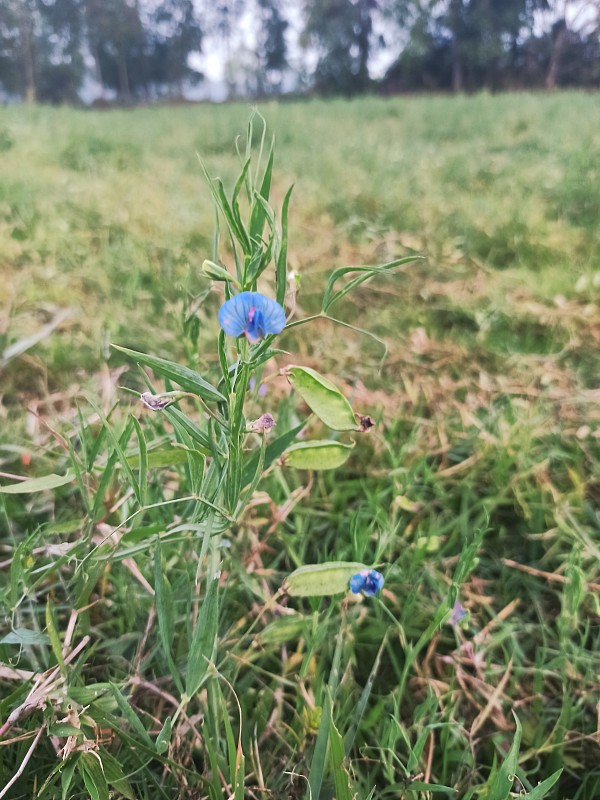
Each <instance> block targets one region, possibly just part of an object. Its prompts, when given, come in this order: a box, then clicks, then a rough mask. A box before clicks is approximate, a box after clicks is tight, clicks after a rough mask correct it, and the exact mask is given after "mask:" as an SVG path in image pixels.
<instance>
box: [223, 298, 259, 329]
mask: <svg viewBox="0 0 600 800" xmlns="http://www.w3.org/2000/svg"><path fill="white" fill-rule="evenodd" d="M251 308H252V292H242V293H241V294H236V295H235V297H232V298H231V300H227V301H226V302H225V303H223V305H222V306H221V308H220V309H219V325H220V326H221V327H222V328H223V330H224V331H225V333H226V334H227V336H233V337H234V339H236V338H237V337H238V336H241V335H242V333H244V331H245V330H246V328H247V327H248V314H249V313H250V309H251Z"/></svg>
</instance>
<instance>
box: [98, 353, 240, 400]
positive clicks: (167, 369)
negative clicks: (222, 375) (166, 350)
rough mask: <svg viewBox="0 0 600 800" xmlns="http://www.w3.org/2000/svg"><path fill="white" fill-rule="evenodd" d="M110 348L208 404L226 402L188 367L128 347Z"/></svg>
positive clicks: (212, 387)
mask: <svg viewBox="0 0 600 800" xmlns="http://www.w3.org/2000/svg"><path fill="white" fill-rule="evenodd" d="M111 346H112V347H114V349H115V350H118V351H119V352H120V353H125V355H127V356H131V358H134V359H135V360H136V361H137V362H138V363H139V364H143V365H144V366H145V367H150V369H152V370H153V371H154V372H155V373H156V374H157V375H160V376H162V377H163V378H167V379H168V380H170V381H173V382H174V383H176V384H178V385H179V386H181V388H182V389H185V391H186V392H192V393H193V394H197V395H198V396H199V397H201V398H202V399H203V400H207V401H209V402H215V401H221V402H225V400H226V398H225V397H224V396H223V395H222V394H221V392H219V391H218V390H217V389H215V387H214V386H211V385H210V383H208V382H207V381H205V380H204V378H203V377H202V376H201V375H199V374H198V373H197V372H195V371H194V370H193V369H190V368H189V367H184V366H182V365H181V364H176V363H175V362H174V361H167V360H166V359H164V358H158V357H156V356H149V355H146V354H145V353H139V352H138V351H137V350H130V349H129V348H128V347H120V346H119V345H116V344H113V345H111Z"/></svg>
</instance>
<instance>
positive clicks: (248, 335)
mask: <svg viewBox="0 0 600 800" xmlns="http://www.w3.org/2000/svg"><path fill="white" fill-rule="evenodd" d="M254 133H255V130H254V129H253V122H252V120H251V122H250V125H249V128H248V135H247V146H246V149H245V152H244V153H243V154H242V153H240V157H241V171H240V174H239V176H238V178H237V180H236V182H235V186H234V188H233V192H232V194H231V195H230V196H228V195H227V193H226V191H225V187H224V185H223V183H222V181H221V180H220V179H218V178H216V179H213V178H212V177H210V175H209V173H208V171H207V170H206V168H204V167H203V169H204V172H205V175H206V178H207V181H208V185H209V187H210V190H211V193H212V197H213V200H214V203H215V206H216V210H217V215H216V220H217V227H216V235H215V239H214V250H213V253H212V258H211V259H210V260H208V259H207V260H206V261H205V262H204V264H203V266H202V272H203V274H204V276H205V277H206V278H208V279H209V280H211V281H212V282H213V283H214V286H215V287H219V286H221V287H222V289H223V296H222V303H221V305H220V310H219V312H218V322H219V326H220V332H219V333H218V339H217V353H218V359H217V360H216V361H217V363H218V366H219V371H218V374H217V376H216V377H213V379H212V381H211V380H210V376H205V375H201V374H200V373H198V372H196V371H194V370H192V369H190V368H189V367H187V366H184V365H181V364H177V363H174V362H171V361H165V360H164V359H161V358H158V357H155V356H152V355H148V354H144V353H140V352H135V351H132V350H129V349H127V348H124V347H121V346H119V345H115V348H116V349H117V350H119V351H120V352H122V353H124V354H126V355H127V356H128V357H130V358H132V359H134V360H135V361H137V363H138V364H140V365H142V366H144V367H146V368H149V369H150V370H151V372H152V373H153V374H154V375H155V376H156V377H158V378H161V379H162V380H163V381H164V383H165V385H166V387H167V391H166V392H163V393H158V394H157V393H155V391H154V389H153V387H149V388H150V389H151V391H147V392H143V393H142V394H141V395H140V400H141V402H142V404H143V406H144V407H145V408H146V409H147V410H148V411H149V412H150V413H152V414H162V415H164V417H165V418H166V420H167V421H168V423H169V424H170V426H172V435H173V437H174V444H175V445H176V446H177V447H178V448H180V449H181V450H183V451H184V452H185V455H186V459H187V472H188V476H189V481H190V486H191V489H192V491H191V493H190V494H189V495H188V496H186V497H184V498H175V499H174V500H175V501H176V502H179V503H184V504H185V508H186V512H185V513H186V517H187V519H186V526H187V527H188V528H191V529H194V530H195V531H196V532H197V534H198V536H199V539H200V555H199V558H198V575H197V580H196V584H197V586H199V585H201V584H203V585H204V586H205V589H204V592H203V597H202V599H201V601H200V607H199V612H198V616H197V621H196V625H195V628H194V630H193V633H192V637H191V642H190V651H189V659H188V664H187V670H186V675H185V683H184V682H183V680H182V678H181V675H180V673H179V670H178V668H177V666H176V665H175V662H174V658H173V656H172V655H171V653H170V641H171V638H172V633H173V632H172V628H171V623H170V621H169V617H170V613H169V612H168V610H167V607H168V605H169V602H170V601H169V599H168V598H169V595H170V588H169V581H168V578H167V577H166V576H165V575H164V574H163V569H162V562H161V540H160V537H159V538H158V539H157V548H156V562H155V587H154V588H155V591H156V596H157V611H158V616H159V627H160V629H161V642H162V645H163V647H164V648H165V650H166V653H167V660H168V662H169V664H170V667H171V671H172V676H173V679H174V681H175V683H176V685H178V686H179V689H180V694H181V704H180V706H179V709H178V711H177V714H176V715H175V717H176V718H177V717H178V716H179V714H180V713H185V710H186V708H187V704H188V703H189V702H190V700H191V698H193V697H194V695H196V694H197V693H198V691H199V690H200V689H201V687H202V686H204V685H205V683H206V681H207V680H209V679H210V665H211V664H214V663H215V662H216V659H217V654H216V642H217V627H218V614H219V595H220V593H221V592H222V587H221V585H220V581H219V574H220V570H221V569H222V567H223V555H222V554H223V550H222V549H221V548H220V544H221V543H222V541H223V536H224V535H225V534H226V533H227V532H228V531H231V530H235V528H236V525H237V524H238V523H239V521H240V520H241V519H242V518H243V515H244V512H245V510H246V508H247V507H248V504H249V503H250V502H251V501H252V499H253V496H254V494H255V492H256V491H257V489H258V488H259V486H260V483H261V480H262V478H263V476H264V475H265V474H266V473H267V471H269V470H271V469H272V468H273V467H274V466H275V465H279V466H281V467H282V468H283V469H296V470H310V471H313V470H328V469H335V468H338V467H340V466H342V465H343V464H344V463H345V462H346V461H347V459H348V458H349V457H350V456H351V454H352V451H353V448H354V446H355V439H356V437H357V436H360V435H361V434H362V433H364V432H365V431H367V430H369V428H370V427H372V425H373V421H372V420H371V418H370V417H368V416H366V415H364V414H358V413H356V412H355V410H354V409H353V408H352V407H351V405H350V403H349V402H348V400H347V399H346V397H345V396H344V395H343V393H342V392H341V391H340V390H339V388H338V387H337V386H336V385H335V384H334V383H333V382H332V381H330V380H329V379H327V378H326V377H324V376H323V375H321V374H319V373H318V372H317V371H315V370H314V369H312V368H309V367H306V366H302V365H294V364H292V365H290V364H287V365H286V366H285V368H284V369H282V370H280V374H281V375H282V376H285V377H286V378H287V380H288V382H289V384H290V385H291V387H292V388H293V390H294V391H295V393H296V394H297V396H298V397H299V398H300V399H301V400H302V401H304V403H305V404H306V406H308V408H309V410H310V412H312V415H313V417H314V418H316V419H318V420H320V422H321V423H322V425H323V427H324V428H325V429H329V431H330V432H331V433H330V434H329V436H324V437H323V438H319V439H316V440H312V439H306V438H300V437H301V434H303V432H304V431H305V429H306V426H307V423H308V422H309V418H305V419H301V420H300V421H299V422H297V423H296V424H294V425H291V426H290V427H288V429H286V430H280V429H279V428H278V427H277V409H276V408H273V407H272V405H271V404H270V403H269V401H268V399H267V398H266V397H264V393H261V392H258V399H259V400H260V402H261V404H262V406H263V408H262V414H261V416H260V417H259V418H258V419H256V420H250V421H249V420H248V419H247V417H246V414H247V405H248V401H249V400H250V399H251V392H250V388H251V387H253V386H256V384H257V383H259V382H260V380H261V376H262V373H263V369H264V366H265V364H266V363H267V362H268V361H270V360H272V359H274V360H276V359H277V356H278V355H280V354H281V353H283V352H284V351H282V350H281V349H280V347H281V343H280V339H279V337H280V336H285V337H286V338H285V343H286V345H288V343H289V342H290V340H291V338H292V337H291V336H289V335H288V331H290V332H293V330H294V329H296V328H297V327H298V326H300V325H303V324H305V323H309V322H311V321H313V320H314V319H315V317H310V318H307V319H293V318H292V315H291V312H290V311H289V309H288V310H286V291H287V287H288V277H289V276H288V265H287V251H288V208H289V203H290V197H291V193H292V188H290V189H289V190H288V191H287V193H286V194H285V197H284V200H283V204H282V208H281V216H280V217H279V218H278V216H277V214H276V211H275V209H274V207H273V206H272V205H271V203H270V191H271V182H272V174H273V160H274V150H273V146H271V148H270V149H269V152H268V154H266V160H265V158H264V155H265V138H266V137H265V128H264V124H263V128H262V136H261V138H260V147H259V152H258V155H257V156H256V157H255V154H253V152H252V141H253V138H254ZM223 239H224V240H225V243H226V247H225V248H222V240H223ZM412 260H414V258H413V257H408V258H401V259H397V260H395V261H392V262H390V263H388V264H385V265H383V266H379V267H366V266H360V267H344V268H340V269H337V270H335V271H334V272H333V273H332V275H331V276H330V278H329V281H328V283H327V286H326V289H325V294H324V298H323V303H322V308H321V312H320V314H318V315H316V316H318V317H324V318H328V319H331V320H333V318H332V317H331V315H330V310H331V308H332V307H333V305H334V304H335V303H336V302H337V301H338V300H339V299H341V298H342V297H343V296H344V295H346V294H347V293H348V292H349V291H350V290H351V289H353V288H355V287H357V286H359V285H360V284H361V283H363V282H364V281H366V280H367V279H369V278H371V277H374V276H376V275H378V274H380V273H382V272H385V271H388V270H393V269H394V268H395V267H398V266H401V265H402V264H404V263H407V262H409V261H412ZM347 276H349V280H346V281H345V282H342V279H344V278H346V277H347ZM259 284H260V286H259ZM333 321H334V322H336V320H333ZM341 324H347V323H341ZM174 387H177V388H174ZM261 394H263V396H262V397H261ZM190 399H192V400H193V401H194V402H193V403H192V405H195V407H196V408H195V409H193V410H189V405H190V402H189V401H190ZM180 401H186V407H187V408H188V410H185V411H184V410H183V409H182V408H179V407H178V403H179V402H180ZM254 402H255V401H254ZM134 424H135V430H136V434H137V436H138V441H139V471H138V474H137V475H135V476H132V477H133V480H134V486H135V487H137V488H135V492H136V496H138V497H139V500H140V502H143V500H144V497H145V494H146V490H145V484H146V482H147V474H148V460H149V457H150V455H149V448H148V445H147V443H146V439H145V435H144V422H143V420H142V422H141V423H140V422H139V421H138V420H135V422H134ZM383 583H384V578H383V575H382V574H381V573H380V572H377V571H376V570H375V569H372V568H371V567H370V566H369V565H367V564H364V563H362V562H339V561H337V562H336V561H333V562H325V563H319V564H303V565H301V566H299V567H298V568H297V569H296V570H294V571H293V572H292V573H291V574H289V575H288V576H287V577H285V579H284V580H283V581H282V583H281V585H280V586H279V588H277V589H276V593H275V595H274V597H273V598H272V599H271V601H270V603H271V605H273V603H275V602H276V601H277V600H278V599H279V598H280V597H281V596H283V595H286V594H287V595H289V596H290V597H323V596H327V595H330V596H332V595H339V596H340V597H344V596H345V595H346V596H351V593H350V589H351V590H352V592H354V593H362V594H363V595H364V596H366V597H369V596H374V595H376V594H377V593H378V592H379V591H380V590H381V588H382V586H383ZM174 721H175V720H173V722H174ZM169 724H172V723H171V721H170V722H169ZM166 735H167V734H165V736H166ZM320 780H321V777H319V778H317V777H315V775H313V776H312V778H311V787H312V791H313V793H314V792H315V789H316V788H317V787H318V784H319V783H320ZM234 784H235V780H234ZM240 792H241V789H240ZM317 794H318V792H317ZM235 796H236V797H238V794H237V793H236V794H235ZM239 796H240V797H241V796H242V794H241V793H240V794H239Z"/></svg>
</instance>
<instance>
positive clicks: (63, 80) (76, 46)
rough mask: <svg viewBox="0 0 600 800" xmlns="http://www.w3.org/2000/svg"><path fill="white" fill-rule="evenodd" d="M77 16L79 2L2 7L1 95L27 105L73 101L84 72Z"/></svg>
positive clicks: (23, 0) (34, 0)
mask: <svg viewBox="0 0 600 800" xmlns="http://www.w3.org/2000/svg"><path fill="white" fill-rule="evenodd" d="M80 12H81V7H80V0H46V2H43V1H42V0H4V2H3V3H2V4H0V83H1V84H2V86H3V87H4V89H5V91H7V92H9V93H12V94H16V95H18V96H21V97H23V98H24V99H25V100H27V101H28V102H33V101H35V100H36V99H39V100H45V101H50V102H63V101H65V100H70V101H73V100H76V99H77V89H78V88H79V85H80V83H81V79H82V76H83V67H84V65H83V58H82V55H81V34H82V29H81V13H80Z"/></svg>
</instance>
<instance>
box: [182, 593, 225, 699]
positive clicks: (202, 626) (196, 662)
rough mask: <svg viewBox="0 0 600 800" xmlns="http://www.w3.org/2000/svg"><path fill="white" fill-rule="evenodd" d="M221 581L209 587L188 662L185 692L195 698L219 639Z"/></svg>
mask: <svg viewBox="0 0 600 800" xmlns="http://www.w3.org/2000/svg"><path fill="white" fill-rule="evenodd" d="M218 587H219V581H218V579H217V578H213V580H211V581H210V583H209V585H208V590H207V592H206V596H205V597H204V602H203V604H202V608H201V609H200V613H199V614H198V621H197V622H196V627H195V629H194V633H193V636H192V642H191V645H190V656H189V660H188V667H187V674H186V681H185V692H186V694H187V696H188V697H193V696H194V695H195V694H196V692H197V691H198V689H199V688H200V685H201V683H202V681H203V679H204V676H205V675H206V672H207V670H208V664H209V662H210V660H211V659H212V657H213V653H214V649H215V643H216V639H217V626H218V620H219V595H218Z"/></svg>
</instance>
